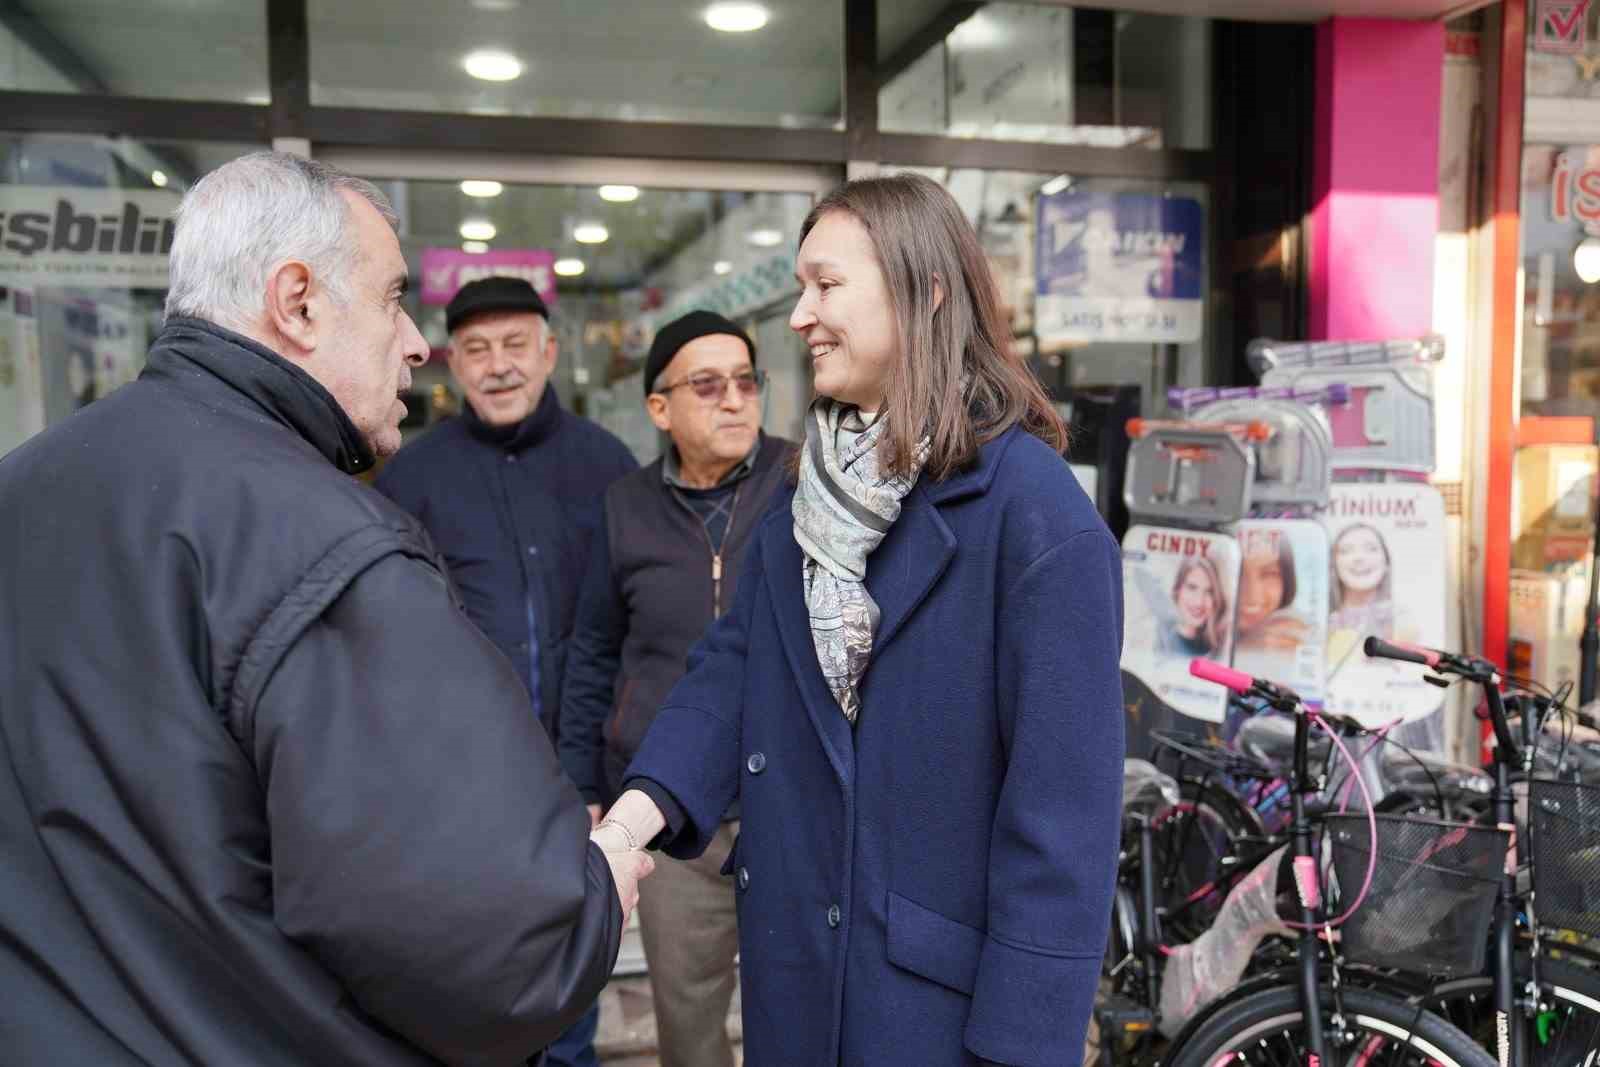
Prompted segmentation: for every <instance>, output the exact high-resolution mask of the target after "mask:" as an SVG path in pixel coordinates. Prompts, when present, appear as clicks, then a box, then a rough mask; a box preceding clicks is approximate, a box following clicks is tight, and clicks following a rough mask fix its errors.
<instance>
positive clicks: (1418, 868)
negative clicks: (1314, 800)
mask: <svg viewBox="0 0 1600 1067" xmlns="http://www.w3.org/2000/svg"><path fill="white" fill-rule="evenodd" d="M1325 821H1326V826H1327V835H1328V836H1327V840H1328V841H1329V843H1330V844H1331V846H1332V849H1333V873H1334V876H1335V878H1336V879H1337V881H1338V888H1339V895H1340V896H1341V897H1342V898H1343V899H1342V901H1339V902H1335V903H1334V904H1331V905H1330V906H1329V907H1328V909H1327V911H1328V916H1329V917H1330V918H1332V917H1335V916H1338V915H1342V914H1344V912H1345V911H1346V910H1347V909H1348V908H1349V906H1350V903H1351V902H1353V901H1354V900H1355V899H1356V896H1357V894H1359V893H1360V892H1361V886H1362V884H1363V883H1364V882H1365V881H1366V877H1367V863H1368V859H1369V857H1370V856H1371V854H1372V853H1371V847H1372V831H1371V828H1370V826H1369V824H1368V821H1367V816H1366V815H1365V814H1364V813H1363V814H1353V815H1329V816H1327V817H1326V820H1325ZM1377 822H1378V837H1377V841H1378V861H1377V863H1376V865H1375V866H1374V868H1373V871H1372V885H1371V887H1370V888H1369V889H1368V890H1367V895H1366V896H1365V897H1364V898H1363V899H1362V901H1361V906H1360V907H1359V908H1357V909H1356V912H1355V914H1354V915H1352V916H1350V918H1349V919H1348V920H1347V921H1346V922H1345V923H1344V925H1343V926H1341V927H1339V931H1340V942H1341V944H1342V946H1343V950H1342V951H1343V954H1344V955H1345V956H1346V957H1348V958H1349V959H1351V960H1353V961H1355V962H1357V963H1365V964H1369V965H1371V966H1374V967H1385V968H1392V969H1394V970H1397V971H1407V972H1410V973H1415V974H1429V975H1442V976H1443V975H1467V974H1477V973H1479V972H1481V971H1482V970H1483V967H1484V958H1485V955H1486V953H1487V950H1488V943H1489V924H1490V923H1491V922H1492V921H1493V919H1494V902H1495V896H1496V894H1497V893H1498V891H1499V887H1500V877H1501V874H1502V872H1503V871H1504V870H1505V863H1506V850H1507V849H1508V848H1509V847H1510V844H1511V835H1510V834H1509V833H1508V832H1506V831H1504V830H1498V829H1495V828H1493V827H1488V826H1474V825H1471V824H1469V823H1455V822H1441V821H1439V820H1437V819H1418V818H1412V817H1410V816H1402V815H1379V816H1377Z"/></svg>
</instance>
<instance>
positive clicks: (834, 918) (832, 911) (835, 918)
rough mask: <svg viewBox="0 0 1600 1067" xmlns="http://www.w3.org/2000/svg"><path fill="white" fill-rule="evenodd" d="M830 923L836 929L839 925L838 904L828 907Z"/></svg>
mask: <svg viewBox="0 0 1600 1067" xmlns="http://www.w3.org/2000/svg"><path fill="white" fill-rule="evenodd" d="M828 925H829V926H831V927H833V928H835V929H837V928H838V926H839V905H837V904H835V905H833V906H832V907H830V908H829V909H828Z"/></svg>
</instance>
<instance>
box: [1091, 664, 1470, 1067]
mask: <svg viewBox="0 0 1600 1067" xmlns="http://www.w3.org/2000/svg"><path fill="white" fill-rule="evenodd" d="M1190 670H1191V673H1193V674H1194V675H1195V676H1196V677H1199V678H1203V679H1206V680H1209V681H1213V682H1216V683H1218V684H1222V685H1226V686H1228V687H1229V688H1231V689H1233V690H1235V691H1236V692H1239V693H1241V694H1248V695H1250V696H1253V697H1255V698H1258V699H1260V700H1262V701H1264V702H1265V703H1266V704H1268V705H1270V706H1272V707H1274V708H1276V709H1278V710H1280V711H1284V712H1286V713H1289V714H1292V715H1294V721H1295V740H1294V758H1293V779H1292V789H1291V791H1290V809H1291V815H1290V826H1289V837H1290V840H1291V842H1292V847H1293V852H1294V857H1293V861H1292V862H1293V865H1294V867H1293V869H1294V872H1295V875H1296V877H1295V885H1296V889H1297V892H1298V896H1299V909H1298V911H1299V919H1300V922H1299V924H1298V932H1297V936H1296V951H1295V967H1294V969H1293V972H1292V973H1286V972H1280V973H1277V974H1274V975H1271V976H1267V977H1265V978H1263V979H1260V980H1257V981H1256V982H1254V983H1250V984H1247V985H1246V986H1243V987H1241V988H1240V989H1238V990H1236V991H1235V992H1233V993H1231V994H1229V995H1226V996H1223V997H1221V998H1220V999H1218V1000H1216V1001H1214V1002H1212V1003H1211V1004H1209V1005H1208V1006H1206V1007H1205V1008H1204V1009H1203V1010H1201V1011H1199V1012H1198V1013H1196V1014H1195V1015H1194V1016H1193V1017H1192V1018H1191V1019H1189V1020H1188V1022H1187V1024H1186V1025H1185V1026H1184V1027H1183V1029H1182V1030H1181V1031H1180V1032H1179V1033H1178V1034H1177V1035H1176V1037H1174V1039H1173V1041H1172V1043H1171V1044H1170V1046H1168V1048H1167V1050H1166V1055H1165V1058H1164V1059H1162V1061H1161V1062H1164V1063H1166V1064H1169V1065H1170V1067H1215V1065H1217V1064H1219V1063H1220V1062H1221V1061H1222V1060H1224V1059H1226V1060H1228V1061H1230V1062H1233V1061H1239V1062H1243V1063H1257V1062H1259V1063H1263V1064H1270V1065H1274V1067H1277V1065H1279V1064H1281V1063H1282V1062H1283V1061H1284V1059H1285V1058H1288V1059H1291V1060H1293V1061H1295V1062H1300V1061H1304V1062H1305V1063H1306V1064H1308V1065H1310V1067H1321V1065H1323V1064H1326V1063H1328V1062H1329V1054H1330V1052H1338V1053H1339V1054H1340V1059H1341V1060H1349V1061H1351V1062H1354V1063H1360V1064H1367V1063H1369V1062H1378V1061H1379V1060H1380V1059H1382V1060H1386V1061H1387V1062H1389V1063H1399V1064H1408V1063H1424V1062H1425V1063H1429V1064H1438V1065H1441V1067H1446V1065H1448V1067H1490V1065H1492V1064H1493V1060H1492V1059H1491V1058H1490V1057H1489V1056H1488V1054H1487V1053H1486V1052H1484V1050H1483V1049H1482V1048H1480V1047H1478V1046H1477V1045H1476V1044H1474V1043H1473V1042H1472V1041H1471V1039H1470V1038H1468V1037H1467V1035H1466V1034H1464V1033H1462V1032H1461V1031H1460V1030H1459V1029H1458V1028H1456V1027H1454V1026H1451V1025H1450V1024H1449V1023H1448V1022H1446V1021H1444V1020H1443V1019H1441V1018H1439V1017H1438V1016H1437V1015H1434V1014H1433V1013H1431V1012H1429V1011H1427V1010H1426V1009H1425V1008H1423V1007H1421V1006H1420V1005H1418V1004H1416V1003H1415V1002H1408V1001H1407V1000H1405V999H1404V998H1402V997H1397V996H1394V995H1391V994H1388V993H1385V992H1382V991H1380V990H1373V989H1354V988H1346V987H1345V985H1344V983H1342V981H1341V980H1340V975H1339V970H1338V964H1337V960H1335V961H1334V965H1333V966H1332V967H1331V968H1329V971H1328V974H1327V975H1326V977H1324V974H1323V969H1322V968H1323V962H1322V961H1323V953H1322V950H1321V946H1320V945H1319V942H1318V938H1317V932H1318V931H1319V930H1322V929H1326V924H1325V923H1324V922H1323V919H1322V916H1321V910H1322V909H1321V889H1320V880H1319V877H1318V870H1317V866H1316V863H1317V861H1316V859H1315V858H1314V854H1313V848H1312V821H1311V819H1310V817H1309V815H1308V814H1307V810H1306V798H1307V796H1308V795H1311V794H1313V793H1314V792H1315V790H1316V780H1315V779H1314V778H1313V777H1312V775H1311V772H1310V768H1309V759H1308V754H1307V753H1308V739H1309V734H1310V728H1311V724H1312V723H1313V722H1314V721H1320V720H1319V719H1318V718H1317V717H1316V716H1315V713H1313V712H1311V711H1309V710H1308V709H1306V708H1304V707H1303V706H1302V704H1301V702H1300V698H1299V697H1298V696H1297V695H1296V694H1294V693H1293V692H1292V691H1290V690H1288V689H1284V688H1281V687H1278V686H1275V685H1273V684H1272V683H1270V682H1267V681H1265V680H1261V679H1253V678H1250V677H1249V676H1247V675H1244V674H1242V673H1240V672H1237V671H1233V670H1231V669H1229V668H1227V667H1223V666H1221V665H1219V664H1213V663H1208V662H1206V661H1204V660H1196V661H1193V663H1191V667H1190ZM1324 729H1326V727H1324ZM1139 838H1140V846H1139V852H1140V855H1141V860H1142V862H1141V863H1140V865H1139V870H1138V876H1139V891H1138V916H1137V918H1138V922H1137V932H1136V938H1135V945H1134V948H1135V953H1134V955H1135V956H1137V957H1138V958H1139V959H1140V960H1141V962H1142V969H1143V972H1144V980H1143V982H1142V983H1139V982H1129V983H1127V984H1126V986H1125V988H1126V989H1128V990H1134V991H1139V992H1142V995H1143V998H1144V999H1143V1003H1142V1004H1140V1003H1137V1002H1135V1003H1126V1002H1122V1001H1118V1000H1115V999H1114V1000H1113V1001H1112V1002H1110V1003H1108V1004H1106V1005H1103V1006H1102V1008H1101V1010H1100V1011H1099V1012H1098V1013H1097V1021H1098V1022H1099V1023H1100V1030H1101V1035H1102V1040H1103V1042H1104V1048H1105V1050H1106V1052H1105V1055H1106V1057H1107V1058H1108V1060H1109V1064H1110V1065H1111V1067H1115V1065H1116V1064H1117V1063H1118V1062H1119V1060H1121V1059H1123V1058H1124V1054H1125V1053H1126V1052H1127V1051H1128V1050H1127V1048H1126V1043H1125V1039H1126V1038H1127V1036H1128V1035H1129V1034H1130V1033H1132V1034H1137V1035H1141V1036H1140V1037H1139V1039H1138V1042H1137V1045H1136V1047H1135V1048H1134V1049H1133V1050H1132V1051H1133V1052H1134V1053H1136V1054H1137V1053H1139V1052H1144V1053H1150V1052H1152V1051H1153V1045H1154V1041H1153V1031H1154V1030H1155V1024H1156V1023H1157V1022H1158V1021H1159V1019H1158V1016H1157V1012H1158V1006H1159V1004H1160V995H1159V989H1160V966H1159V959H1158V956H1159V945H1160V933H1159V925H1158V919H1157V915H1156V908H1155V884H1154V883H1155V878H1154V869H1153V864H1152V861H1153V856H1152V855H1151V853H1152V852H1153V848H1154V845H1153V835H1152V832H1151V828H1150V822H1149V820H1148V819H1147V820H1145V821H1144V822H1143V824H1142V825H1141V826H1140V828H1139ZM1130 1023H1131V1024H1132V1025H1131V1026H1130V1025H1129V1024H1130ZM1107 1037H1109V1038H1110V1039H1109V1040H1106V1038H1107Z"/></svg>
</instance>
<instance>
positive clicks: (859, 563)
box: [794, 397, 928, 725]
mask: <svg viewBox="0 0 1600 1067" xmlns="http://www.w3.org/2000/svg"><path fill="white" fill-rule="evenodd" d="M884 424H885V422H884V420H883V419H882V418H879V419H876V420H874V421H873V423H872V424H871V425H870V426H869V425H867V423H866V422H865V420H863V419H862V418H861V414H860V412H859V411H857V410H856V409H855V408H854V407H851V406H848V405H844V404H837V403H835V402H834V401H832V400H829V399H828V398H827V397H820V398H818V400H817V402H816V403H815V404H813V405H812V406H811V411H810V412H809V413H808V414H807V416H806V443H805V454H804V455H802V456H801V457H800V480H799V484H798V485H797V487H796V489H795V495H794V539H795V540H796V541H797V542H799V544H800V550H801V551H802V552H804V553H805V560H804V562H803V566H804V568H805V570H804V585H805V594H806V607H807V608H808V609H809V610H810V612H811V639H812V641H813V643H814V644H815V645H816V646H817V663H818V664H819V665H820V666H821V667H822V677H823V678H824V680H826V681H827V683H828V688H829V690H831V691H832V693H833V698H834V700H836V701H838V703H839V709H840V710H841V711H843V712H844V717H845V718H846V719H848V720H849V721H850V723H851V724H852V725H854V723H855V721H856V716H857V715H859V714H860V712H861V697H860V695H859V694H858V693H857V692H856V684H857V683H858V682H860V681H861V676H862V674H864V673H865V672H866V669H867V660H868V659H869V658H870V657H871V655H872V641H873V637H874V636H875V635H876V634H877V631H878V605H877V604H876V603H875V602H874V601H873V599H872V597H871V595H870V594H869V593H868V592H867V587H866V585H865V581H866V577H867V556H869V555H871V554H872V551H873V550H874V549H876V548H877V547H878V545H880V544H882V543H883V539H884V536H885V535H887V534H888V532H889V527H890V526H892V525H893V524H894V521H895V519H897V518H899V517H900V504H901V501H902V500H903V499H904V498H905V495H906V494H907V493H909V492H911V487H912V486H914V485H916V484H917V475H918V474H919V473H920V472H921V470H922V464H923V462H924V461H925V460H926V459H927V457H928V442H927V441H926V440H923V441H922V442H921V443H920V444H919V445H918V446H917V453H916V456H915V457H914V461H913V464H912V468H911V474H910V475H909V476H908V477H904V478H901V477H896V476H893V475H890V476H887V477H885V476H883V475H881V474H880V473H879V471H878V442H879V441H881V440H882V439H883V434H884Z"/></svg>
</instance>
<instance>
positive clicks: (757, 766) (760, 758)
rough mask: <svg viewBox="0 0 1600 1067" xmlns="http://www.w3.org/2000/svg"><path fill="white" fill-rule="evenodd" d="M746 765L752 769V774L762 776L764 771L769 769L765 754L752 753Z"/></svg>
mask: <svg viewBox="0 0 1600 1067" xmlns="http://www.w3.org/2000/svg"><path fill="white" fill-rule="evenodd" d="M744 765H745V766H746V767H748V768H750V773H751V774H760V773H761V772H762V771H764V770H766V769H767V757H766V755H765V754H763V753H760V752H752V753H750V758H749V759H748V760H746V761H745V764H744Z"/></svg>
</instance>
